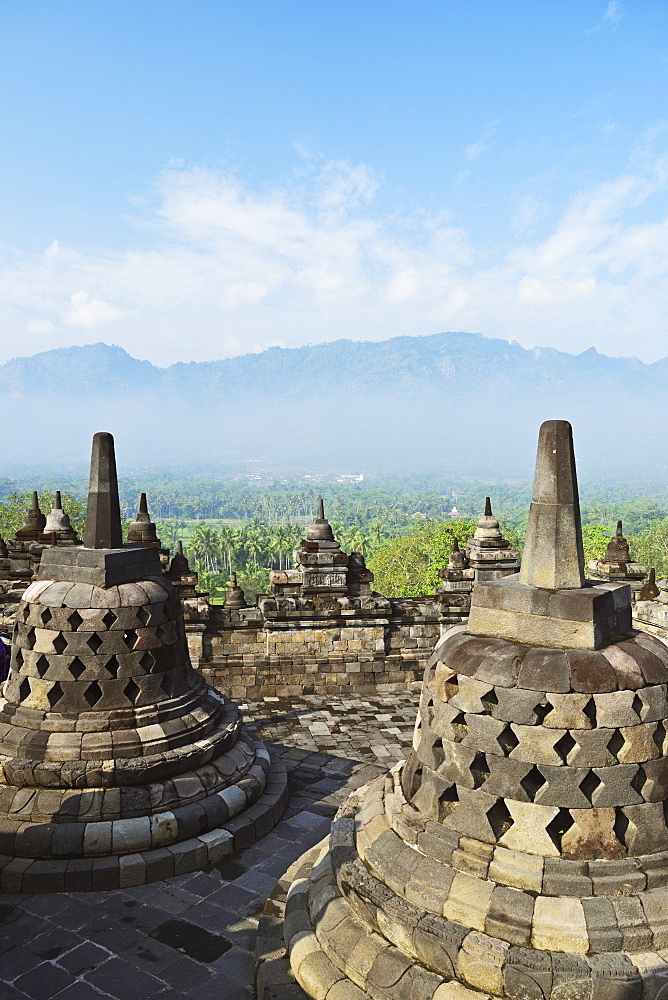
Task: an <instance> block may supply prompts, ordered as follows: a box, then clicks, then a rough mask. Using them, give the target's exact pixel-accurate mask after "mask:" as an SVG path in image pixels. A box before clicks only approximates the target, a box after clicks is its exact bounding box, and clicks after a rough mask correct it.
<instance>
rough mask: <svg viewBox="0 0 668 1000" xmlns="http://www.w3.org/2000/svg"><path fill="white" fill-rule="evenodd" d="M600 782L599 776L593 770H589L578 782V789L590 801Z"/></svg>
mask: <svg viewBox="0 0 668 1000" xmlns="http://www.w3.org/2000/svg"><path fill="white" fill-rule="evenodd" d="M602 784H603V782H602V781H601V779H600V778H599V776H598V775H597V774H596V773H595V772H594V771H590V772H589V773H588V774H586V775H585V776H584V778H583V779H582V781H581V782H580V791H581V792H582V794H583V795H584V796H585V797H586V798H587V799H589V801H590V802H591V800H592V796H593V794H594V792H595V791H596V789H597V788H598V787H599V786H600V785H602Z"/></svg>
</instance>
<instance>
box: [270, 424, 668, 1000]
mask: <svg viewBox="0 0 668 1000" xmlns="http://www.w3.org/2000/svg"><path fill="white" fill-rule="evenodd" d="M667 681H668V648H667V647H666V645H665V644H664V643H663V642H662V641H661V640H660V639H658V638H656V637H654V636H652V635H648V634H645V633H642V632H637V631H633V630H632V627H631V602H630V588H629V587H628V585H626V584H617V583H612V582H601V581H587V580H586V579H585V577H584V560H583V550H582V532H581V526H580V512H579V502H578V492H577V482H576V474H575V462H574V455H573V445H572V438H571V428H570V425H569V424H568V423H566V422H565V421H549V422H547V423H545V424H543V426H542V428H541V432H540V439H539V447H538V459H537V465H536V478H535V484H534V500H533V503H532V505H531V513H530V517H529V524H528V530H527V543H526V548H525V551H524V556H523V560H522V571H521V573H520V574H518V575H515V576H506V577H502V578H500V579H496V580H490V581H487V582H480V583H479V584H478V585H477V587H476V588H475V590H474V594H473V602H472V609H471V617H470V620H469V624H468V627H465V626H461V625H460V626H455V627H454V628H453V629H451V630H450V631H448V632H447V633H445V635H444V636H443V637H442V639H441V640H440V641H439V643H438V644H437V646H436V649H435V651H434V654H433V656H432V658H431V660H430V662H429V664H428V667H427V670H426V673H425V678H424V686H423V691H422V696H421V703H420V712H419V716H418V721H417V724H416V729H415V739H414V749H413V750H412V751H411V753H410V755H409V757H408V759H407V760H406V761H405V762H404V763H403V764H402V765H398V766H397V768H395V769H393V770H392V771H391V772H390V773H389V774H388V775H387V776H384V777H381V778H379V779H378V780H376V781H375V782H372V783H371V784H370V785H367V786H366V787H365V788H362V789H360V790H358V791H357V792H355V793H353V795H352V797H351V798H350V799H349V800H348V801H347V803H346V804H345V805H344V806H343V807H342V809H341V810H340V812H339V814H338V816H337V818H336V819H335V821H334V824H333V827H332V832H331V835H330V837H329V838H328V840H327V841H325V842H323V844H322V845H320V847H319V848H315V849H314V850H313V851H312V852H311V853H310V855H305V856H304V857H303V858H302V859H301V862H298V863H297V865H296V866H294V868H293V876H294V881H293V884H292V888H291V890H290V893H289V895H288V899H287V906H286V919H285V938H286V942H287V944H288V949H289V953H290V959H291V965H292V969H293V971H294V973H295V975H296V977H297V979H298V981H299V982H300V983H301V985H302V986H303V987H304V989H305V990H306V991H307V992H308V993H309V994H310V995H311V996H313V997H327V998H335V997H336V998H338V997H342V998H343V997H345V998H346V1000H349V998H350V1000H352V998H355V1000H364V998H370V997H372V998H373V1000H399V998H402V1000H403V998H406V1000H476V998H478V1000H482V998H485V1000H489V997H509V998H514V1000H641V998H647V1000H649V998H654V1000H659V998H661V1000H663V998H665V997H666V996H668V829H667V825H666V818H667V814H668V757H666V756H665V753H666V749H667V728H666V727H667V725H668V723H667V722H666V718H667V716H668V701H667V699H666V683H667Z"/></svg>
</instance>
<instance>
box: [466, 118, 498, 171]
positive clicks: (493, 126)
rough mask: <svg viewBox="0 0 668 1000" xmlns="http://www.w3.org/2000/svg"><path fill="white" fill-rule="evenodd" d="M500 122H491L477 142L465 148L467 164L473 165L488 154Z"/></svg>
mask: <svg viewBox="0 0 668 1000" xmlns="http://www.w3.org/2000/svg"><path fill="white" fill-rule="evenodd" d="M499 124H500V123H499V122H498V121H495V122H490V123H489V124H488V125H486V126H485V128H484V129H483V131H482V133H481V134H480V136H479V138H478V139H476V141H475V142H472V143H471V144H470V146H466V147H465V148H464V159H465V160H466V161H467V163H473V161H474V160H477V159H478V158H479V157H480V156H482V154H483V153H485V152H487V150H488V149H489V147H490V145H491V140H492V139H493V138H494V136H495V135H496V132H497V129H498V126H499Z"/></svg>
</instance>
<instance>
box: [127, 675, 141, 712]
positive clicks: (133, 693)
mask: <svg viewBox="0 0 668 1000" xmlns="http://www.w3.org/2000/svg"><path fill="white" fill-rule="evenodd" d="M140 693H141V692H140V688H139V687H138V686H137V684H135V682H134V681H133V679H132V678H130V680H129V681H128V683H127V684H126V685H125V687H124V688H123V694H124V695H125V697H126V698H127V699H128V701H129V702H131V703H132V704H133V705H134V703H135V702H136V700H137V698H138V697H139V694H140Z"/></svg>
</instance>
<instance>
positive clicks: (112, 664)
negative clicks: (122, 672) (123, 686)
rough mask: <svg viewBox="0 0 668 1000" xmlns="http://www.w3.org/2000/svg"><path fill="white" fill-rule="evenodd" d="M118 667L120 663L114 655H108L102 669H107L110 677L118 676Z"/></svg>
mask: <svg viewBox="0 0 668 1000" xmlns="http://www.w3.org/2000/svg"><path fill="white" fill-rule="evenodd" d="M119 667H120V663H119V662H118V660H117V659H116V657H115V656H110V657H109V659H108V660H107V662H106V663H105V665H104V669H105V670H108V671H109V675H110V676H111V677H118V670H119Z"/></svg>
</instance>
